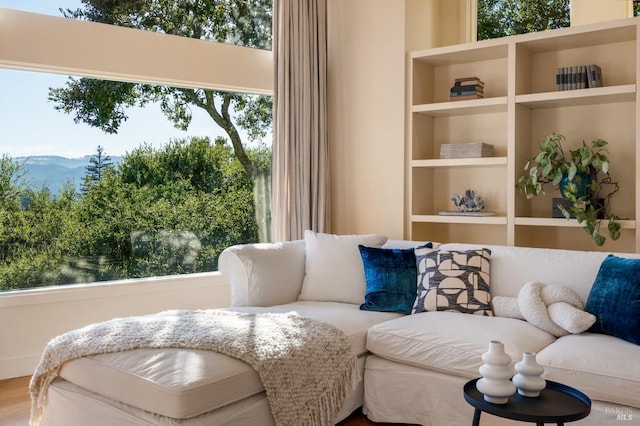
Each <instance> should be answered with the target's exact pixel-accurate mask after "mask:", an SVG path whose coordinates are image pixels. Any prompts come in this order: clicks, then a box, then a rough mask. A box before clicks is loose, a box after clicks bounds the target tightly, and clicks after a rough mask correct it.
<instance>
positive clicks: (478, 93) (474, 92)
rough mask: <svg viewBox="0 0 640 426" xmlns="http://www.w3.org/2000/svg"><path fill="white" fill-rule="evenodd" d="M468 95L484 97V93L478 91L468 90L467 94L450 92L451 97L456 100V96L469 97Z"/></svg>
mask: <svg viewBox="0 0 640 426" xmlns="http://www.w3.org/2000/svg"><path fill="white" fill-rule="evenodd" d="M467 95H480V96H484V93H482V92H478V91H477V90H467V91H466V92H450V93H449V96H450V97H453V98H455V97H456V96H467Z"/></svg>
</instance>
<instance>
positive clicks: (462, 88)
mask: <svg viewBox="0 0 640 426" xmlns="http://www.w3.org/2000/svg"><path fill="white" fill-rule="evenodd" d="M464 92H476V93H484V88H483V87H482V86H477V85H469V86H468V85H464V86H453V87H452V88H451V90H449V93H451V94H455V93H464Z"/></svg>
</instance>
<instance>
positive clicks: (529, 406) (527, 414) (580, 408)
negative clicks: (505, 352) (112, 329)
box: [464, 379, 591, 426]
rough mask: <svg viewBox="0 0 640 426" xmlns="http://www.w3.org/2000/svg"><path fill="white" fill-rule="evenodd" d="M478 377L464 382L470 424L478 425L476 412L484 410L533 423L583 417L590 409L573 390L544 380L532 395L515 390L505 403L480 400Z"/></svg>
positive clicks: (559, 421)
mask: <svg viewBox="0 0 640 426" xmlns="http://www.w3.org/2000/svg"><path fill="white" fill-rule="evenodd" d="M477 381H478V379H473V380H471V381H469V382H467V383H466V384H465V385H464V399H465V400H466V401H467V402H468V403H469V404H471V405H472V406H473V407H474V408H475V411H474V413H473V423H472V425H473V426H478V425H479V424H480V414H481V413H482V412H483V411H484V412H486V413H489V414H493V415H495V416H498V417H503V418H505V419H511V420H520V421H524V422H532V423H536V424H537V425H538V426H542V425H544V424H545V423H556V424H557V425H559V426H562V425H564V423H565V422H573V421H576V420H580V419H583V418H585V417H587V416H588V415H589V413H590V412H591V400H590V399H589V397H588V396H586V395H585V394H583V393H582V392H580V391H579V390H577V389H574V388H572V387H570V386H567V385H563V384H561V383H557V382H552V381H550V380H547V387H546V388H545V389H544V390H542V392H540V396H538V397H536V398H531V397H526V396H522V395H520V394H519V393H517V392H516V394H515V395H511V396H510V397H509V401H508V402H507V403H506V404H492V403H490V402H487V401H485V400H484V395H483V394H482V393H481V392H480V391H479V390H478V389H476V382H477Z"/></svg>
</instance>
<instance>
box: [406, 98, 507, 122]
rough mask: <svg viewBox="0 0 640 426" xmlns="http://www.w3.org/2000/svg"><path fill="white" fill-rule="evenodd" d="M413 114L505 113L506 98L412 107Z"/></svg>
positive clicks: (443, 115)
mask: <svg viewBox="0 0 640 426" xmlns="http://www.w3.org/2000/svg"><path fill="white" fill-rule="evenodd" d="M413 112H416V113H420V114H426V115H429V116H431V117H446V116H456V115H469V114H489V113H495V112H507V97H506V96H500V97H496V98H484V99H468V100H466V101H447V102H436V103H433V104H421V105H414V106H413Z"/></svg>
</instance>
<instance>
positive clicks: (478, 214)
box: [438, 210, 496, 217]
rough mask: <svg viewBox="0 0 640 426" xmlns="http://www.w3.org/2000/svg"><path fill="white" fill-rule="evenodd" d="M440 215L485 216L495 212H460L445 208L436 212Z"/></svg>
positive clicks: (493, 214)
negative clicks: (445, 209)
mask: <svg viewBox="0 0 640 426" xmlns="http://www.w3.org/2000/svg"><path fill="white" fill-rule="evenodd" d="M438 214H439V215H440V216H471V217H485V216H495V214H496V213H495V212H485V211H480V212H462V211H459V210H447V211H442V212H439V213H438Z"/></svg>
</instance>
